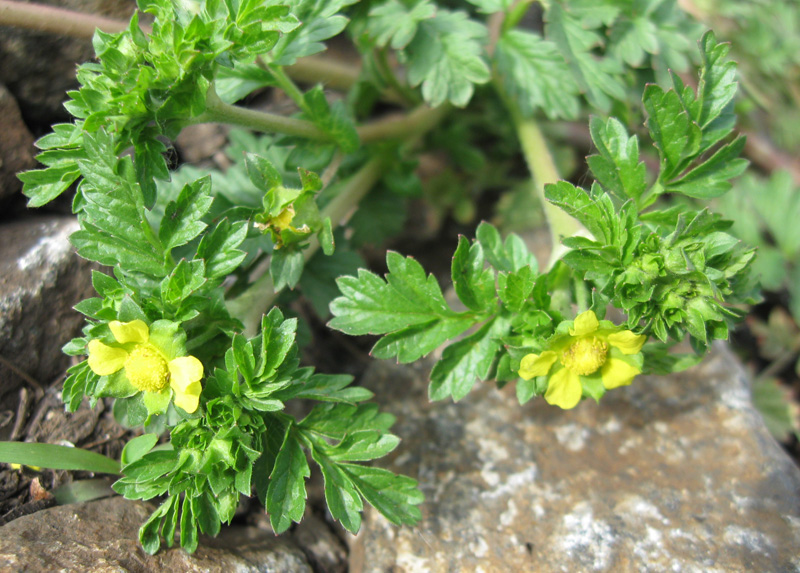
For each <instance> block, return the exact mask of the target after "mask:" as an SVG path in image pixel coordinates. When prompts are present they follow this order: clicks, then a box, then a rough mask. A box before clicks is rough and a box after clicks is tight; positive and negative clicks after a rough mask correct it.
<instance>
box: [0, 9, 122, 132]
mask: <svg viewBox="0 0 800 573" xmlns="http://www.w3.org/2000/svg"><path fill="white" fill-rule="evenodd" d="M23 1H24V0H23ZM37 3H39V4H52V5H54V6H58V7H61V8H67V9H70V10H75V11H77V12H85V13H88V14H96V15H100V16H107V17H110V18H119V19H128V18H130V16H131V14H133V10H134V9H135V7H136V2H135V0H37ZM92 58H94V49H93V48H92V42H91V40H88V39H80V38H68V37H64V36H57V35H54V34H49V33H43V32H34V31H31V30H23V29H19V28H10V27H2V26H0V62H2V65H0V83H4V84H5V85H6V86H7V87H8V89H9V90H10V91H11V93H13V94H14V96H15V97H16V98H17V102H18V103H19V106H20V108H22V112H23V114H24V115H25V116H26V118H27V119H28V120H29V122H30V121H35V122H37V123H40V124H42V125H46V124H50V123H54V122H56V121H64V120H67V119H68V118H69V116H68V114H67V112H66V110H65V109H64V108H63V107H62V103H63V102H64V101H66V99H67V96H66V92H67V91H68V90H71V89H75V88H76V87H77V85H78V84H77V82H76V80H75V68H76V66H77V64H80V63H83V62H87V61H89V60H91V59H92Z"/></svg>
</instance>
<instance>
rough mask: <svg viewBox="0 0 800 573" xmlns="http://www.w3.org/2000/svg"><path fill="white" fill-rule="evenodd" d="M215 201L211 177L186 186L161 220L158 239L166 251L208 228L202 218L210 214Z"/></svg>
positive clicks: (169, 204) (167, 208)
mask: <svg viewBox="0 0 800 573" xmlns="http://www.w3.org/2000/svg"><path fill="white" fill-rule="evenodd" d="M213 201H214V200H213V198H212V197H211V177H210V176H206V177H203V178H201V179H198V180H196V181H193V182H191V183H188V184H186V185H184V187H183V189H181V192H180V194H179V195H178V198H177V200H175V201H170V202H169V203H168V204H167V207H166V209H165V210H164V218H163V219H161V225H160V227H159V230H158V238H159V239H160V240H161V242H162V243H163V245H164V249H165V250H167V251H171V250H172V249H174V248H175V247H179V246H180V245H185V244H186V243H188V242H189V241H191V240H192V239H194V238H195V237H197V236H198V235H199V234H200V233H202V232H203V230H204V229H205V228H206V224H205V223H204V222H203V221H202V217H203V215H205V214H206V213H208V210H209V209H210V208H211V203H212V202H213Z"/></svg>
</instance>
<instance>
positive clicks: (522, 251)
mask: <svg viewBox="0 0 800 573" xmlns="http://www.w3.org/2000/svg"><path fill="white" fill-rule="evenodd" d="M475 238H476V239H477V240H478V242H479V243H480V244H481V246H482V247H483V253H484V255H485V256H486V260H488V261H489V264H490V265H492V266H493V267H494V268H495V269H497V270H498V271H504V272H509V273H510V272H515V271H518V270H519V269H521V268H522V267H525V266H529V267H531V270H533V271H534V273H536V272H538V268H539V267H538V265H537V263H536V258H535V257H534V256H533V254H531V252H530V250H529V249H528V247H527V246H526V245H525V241H523V240H522V239H521V238H520V237H519V235H515V234H514V233H511V234H509V235H508V236H507V237H506V241H505V243H503V240H502V238H501V237H500V233H499V232H498V230H497V229H496V228H495V227H494V226H493V225H491V224H489V223H487V222H485V221H483V222H481V224H480V225H478V229H477V231H476V232H475Z"/></svg>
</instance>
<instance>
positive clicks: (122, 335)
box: [108, 320, 150, 344]
mask: <svg viewBox="0 0 800 573" xmlns="http://www.w3.org/2000/svg"><path fill="white" fill-rule="evenodd" d="M108 327H109V328H110V329H111V332H112V334H113V335H114V338H116V339H117V342H119V343H120V344H125V343H126V342H139V343H141V342H147V341H148V340H149V338H150V328H149V327H148V326H147V324H145V323H144V322H143V321H141V320H133V321H131V322H120V321H118V320H112V321H111V322H109V323H108Z"/></svg>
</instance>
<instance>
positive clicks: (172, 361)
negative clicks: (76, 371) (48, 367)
mask: <svg viewBox="0 0 800 573" xmlns="http://www.w3.org/2000/svg"><path fill="white" fill-rule="evenodd" d="M108 327H109V329H110V330H111V334H112V335H113V336H114V339H115V340H116V344H114V345H108V344H105V343H104V342H102V341H100V340H98V339H93V340H90V341H89V345H88V351H89V360H88V362H89V368H91V370H92V372H94V373H95V374H97V375H99V376H103V377H105V378H104V379H101V383H100V384H99V385H98V390H97V395H98V396H112V397H115V398H127V397H129V396H133V395H135V394H137V393H138V392H142V393H143V396H142V400H143V402H144V405H145V407H146V408H147V411H148V413H149V414H160V413H163V412H164V411H166V408H167V406H168V405H169V401H170V399H172V400H173V401H174V402H175V405H176V406H178V407H180V408H182V409H183V410H185V411H186V412H188V413H190V414H191V413H192V412H194V411H195V410H197V407H198V404H199V401H200V392H201V391H202V390H203V387H202V385H201V383H200V380H201V379H202V378H203V363H202V362H200V361H199V360H198V359H197V358H195V357H194V356H185V354H186V352H185V347H184V343H185V339H186V335H185V334H184V333H183V331H182V330H181V329H180V326H179V325H178V324H177V323H174V322H170V321H166V320H159V321H156V322H154V323H153V324H151V325H150V326H148V325H147V323H145V322H144V321H142V320H133V321H131V322H120V321H118V320H112V321H111V322H109V323H108Z"/></svg>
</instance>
